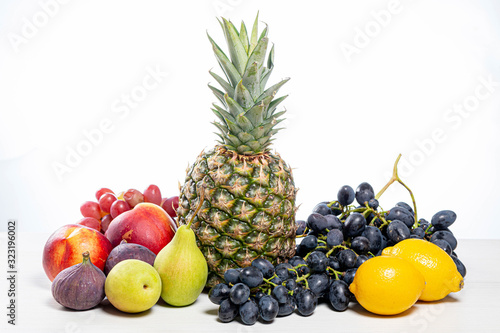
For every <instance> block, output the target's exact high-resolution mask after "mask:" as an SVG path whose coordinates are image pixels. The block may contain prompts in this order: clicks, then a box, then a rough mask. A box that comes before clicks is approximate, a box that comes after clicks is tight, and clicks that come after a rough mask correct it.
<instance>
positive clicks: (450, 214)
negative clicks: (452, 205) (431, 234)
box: [431, 210, 457, 230]
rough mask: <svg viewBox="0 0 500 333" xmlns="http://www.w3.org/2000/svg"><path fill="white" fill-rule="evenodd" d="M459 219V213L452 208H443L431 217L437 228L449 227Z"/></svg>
mask: <svg viewBox="0 0 500 333" xmlns="http://www.w3.org/2000/svg"><path fill="white" fill-rule="evenodd" d="M456 219H457V214H455V212H454V211H452V210H442V211H439V212H437V213H436V214H434V216H432V219H431V224H432V225H433V226H434V228H435V229H436V230H443V229H446V228H449V227H450V225H452V224H453V222H455V220H456Z"/></svg>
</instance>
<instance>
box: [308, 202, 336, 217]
mask: <svg viewBox="0 0 500 333" xmlns="http://www.w3.org/2000/svg"><path fill="white" fill-rule="evenodd" d="M326 204H327V203H326V202H320V203H319V204H317V205H316V206H315V207H314V208H313V210H312V212H313V213H318V214H321V215H328V214H331V213H332V210H331V209H330V207H328V206H327V205H326Z"/></svg>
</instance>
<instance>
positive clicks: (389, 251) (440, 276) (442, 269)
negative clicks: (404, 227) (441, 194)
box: [382, 238, 464, 301]
mask: <svg viewBox="0 0 500 333" xmlns="http://www.w3.org/2000/svg"><path fill="white" fill-rule="evenodd" d="M382 254H383V255H388V256H396V257H399V258H403V259H406V260H408V261H410V262H411V263H412V264H413V265H414V266H415V268H416V269H418V270H419V271H420V272H421V273H422V275H423V276H424V278H425V282H426V286H425V290H424V292H423V293H422V295H421V296H420V298H419V299H420V300H422V301H437V300H440V299H443V298H444V297H446V295H448V294H449V293H450V292H452V291H453V292H457V291H460V289H462V288H463V286H464V279H463V277H462V275H460V273H459V272H458V270H457V266H456V265H455V262H454V261H453V259H451V257H450V256H449V255H448V254H447V253H446V252H445V251H443V250H442V249H441V248H440V247H439V246H437V245H436V244H433V243H431V242H428V241H425V240H423V239H416V238H411V239H405V240H404V241H401V242H399V243H397V244H396V245H395V246H393V247H387V248H385V249H384V250H383V251H382Z"/></svg>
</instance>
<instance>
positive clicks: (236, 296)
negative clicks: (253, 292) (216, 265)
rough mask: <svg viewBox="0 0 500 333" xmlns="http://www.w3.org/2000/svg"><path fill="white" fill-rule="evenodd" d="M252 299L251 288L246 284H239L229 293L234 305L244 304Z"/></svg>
mask: <svg viewBox="0 0 500 333" xmlns="http://www.w3.org/2000/svg"><path fill="white" fill-rule="evenodd" d="M249 297H250V288H249V287H248V286H247V285H246V284H244V283H241V282H240V283H237V284H235V285H234V286H233V287H232V288H231V291H230V292H229V299H230V300H231V302H233V303H234V304H242V303H244V302H246V300H247V299H248V298H249Z"/></svg>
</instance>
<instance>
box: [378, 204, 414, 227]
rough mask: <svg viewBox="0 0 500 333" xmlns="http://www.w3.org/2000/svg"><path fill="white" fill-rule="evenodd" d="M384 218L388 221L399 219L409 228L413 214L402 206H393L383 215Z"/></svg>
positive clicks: (412, 220) (412, 221) (412, 222)
mask: <svg viewBox="0 0 500 333" xmlns="http://www.w3.org/2000/svg"><path fill="white" fill-rule="evenodd" d="M385 218H386V220H388V221H395V220H398V221H401V222H403V223H404V224H405V225H406V226H407V227H408V228H411V227H412V226H413V224H414V223H415V217H414V216H413V214H412V213H410V212H409V211H408V210H406V209H405V208H403V207H393V208H391V210H390V211H389V214H387V216H386V217H385Z"/></svg>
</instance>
